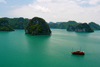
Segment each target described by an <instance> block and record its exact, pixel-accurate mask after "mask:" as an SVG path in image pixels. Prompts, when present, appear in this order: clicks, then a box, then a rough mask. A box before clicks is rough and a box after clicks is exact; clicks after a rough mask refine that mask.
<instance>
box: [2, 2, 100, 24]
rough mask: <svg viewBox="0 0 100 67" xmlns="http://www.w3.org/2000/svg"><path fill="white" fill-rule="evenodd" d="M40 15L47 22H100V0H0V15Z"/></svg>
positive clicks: (27, 16)
mask: <svg viewBox="0 0 100 67" xmlns="http://www.w3.org/2000/svg"><path fill="white" fill-rule="evenodd" d="M34 16H38V17H42V18H44V19H45V20H46V21H47V22H49V21H52V22H57V21H69V20H75V21H77V22H87V23H89V22H91V21H93V22H96V23H98V24H100V0H0V17H10V18H13V17H24V18H33V17H34Z"/></svg>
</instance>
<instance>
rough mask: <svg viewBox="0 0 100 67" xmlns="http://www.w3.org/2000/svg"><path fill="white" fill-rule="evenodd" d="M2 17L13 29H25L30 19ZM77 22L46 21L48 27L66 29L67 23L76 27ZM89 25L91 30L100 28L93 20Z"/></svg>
mask: <svg viewBox="0 0 100 67" xmlns="http://www.w3.org/2000/svg"><path fill="white" fill-rule="evenodd" d="M4 19H7V20H8V22H9V24H10V26H11V27H12V28H14V29H26V26H27V24H28V22H29V21H30V19H28V18H23V17H20V18H7V17H4ZM78 24H81V23H78V22H76V21H68V22H56V23H53V22H49V23H48V25H49V27H50V28H57V29H67V27H68V26H69V25H71V26H73V27H76V26H77V25H78ZM89 26H90V27H91V28H92V29H93V30H100V25H99V24H96V23H95V22H90V23H89Z"/></svg>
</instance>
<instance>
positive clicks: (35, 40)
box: [25, 34, 51, 53]
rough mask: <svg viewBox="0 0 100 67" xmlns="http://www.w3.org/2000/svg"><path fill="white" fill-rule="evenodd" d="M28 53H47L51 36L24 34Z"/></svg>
mask: <svg viewBox="0 0 100 67" xmlns="http://www.w3.org/2000/svg"><path fill="white" fill-rule="evenodd" d="M25 37H26V41H27V47H28V49H29V52H35V53H43V52H45V51H47V49H48V44H49V40H50V37H51V35H35V36H34V35H29V34H25Z"/></svg>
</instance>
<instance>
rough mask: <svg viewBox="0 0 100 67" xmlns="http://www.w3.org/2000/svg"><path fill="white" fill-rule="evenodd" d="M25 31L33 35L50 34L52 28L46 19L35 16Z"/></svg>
mask: <svg viewBox="0 0 100 67" xmlns="http://www.w3.org/2000/svg"><path fill="white" fill-rule="evenodd" d="M25 33H26V34H31V35H50V34H51V30H50V28H49V26H48V24H47V23H46V21H45V20H44V19H42V18H39V17H34V18H32V19H31V20H30V21H29V23H28V25H27V27H26V29H25Z"/></svg>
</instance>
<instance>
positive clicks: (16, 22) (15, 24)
mask: <svg viewBox="0 0 100 67" xmlns="http://www.w3.org/2000/svg"><path fill="white" fill-rule="evenodd" d="M4 19H7V20H8V22H9V24H10V26H11V27H12V28H14V29H25V28H26V26H27V24H28V22H29V19H27V18H25V19H24V18H23V17H20V18H7V17H4Z"/></svg>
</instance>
